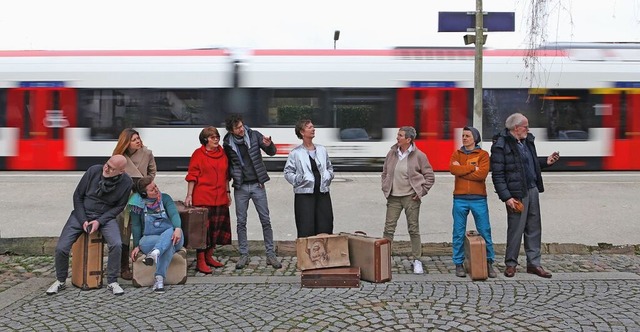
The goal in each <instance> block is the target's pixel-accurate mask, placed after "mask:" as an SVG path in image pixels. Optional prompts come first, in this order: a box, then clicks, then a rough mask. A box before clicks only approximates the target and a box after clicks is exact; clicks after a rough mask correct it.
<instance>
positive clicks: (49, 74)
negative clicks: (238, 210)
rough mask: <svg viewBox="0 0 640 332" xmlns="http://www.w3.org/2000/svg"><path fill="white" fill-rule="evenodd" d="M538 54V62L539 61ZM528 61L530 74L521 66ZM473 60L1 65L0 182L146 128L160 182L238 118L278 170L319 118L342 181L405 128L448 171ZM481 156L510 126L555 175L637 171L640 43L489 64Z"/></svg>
mask: <svg viewBox="0 0 640 332" xmlns="http://www.w3.org/2000/svg"><path fill="white" fill-rule="evenodd" d="M532 53H533V54H535V56H534V57H533V58H531V57H528V56H529V55H531V54H532ZM525 59H528V60H530V61H532V62H530V63H533V64H534V67H530V66H529V67H526V66H525V61H524V60H525ZM473 71H474V50H473V49H472V48H397V49H391V50H253V51H246V52H243V53H238V52H230V51H227V50H222V49H203V50H164V51H0V169H1V170H83V169H86V168H87V167H88V166H89V165H92V164H95V163H100V162H103V161H104V160H105V158H106V157H107V156H109V155H111V152H112V150H113V148H114V146H115V143H116V139H117V136H118V134H119V132H120V131H121V130H122V129H123V128H125V127H134V128H136V129H138V130H139V132H140V134H141V136H142V139H143V141H144V143H145V144H146V145H147V146H149V147H150V148H151V149H152V150H153V152H154V155H155V157H156V161H157V163H158V167H159V169H161V170H178V169H184V168H186V166H187V164H188V158H189V156H190V155H191V152H192V151H193V150H194V149H195V148H196V147H197V146H198V145H199V143H198V133H199V131H200V130H201V128H203V127H204V126H206V125H215V126H217V127H219V128H221V129H222V133H224V119H225V118H226V117H227V115H228V114H230V113H242V114H243V115H244V118H245V123H246V124H248V125H249V126H251V127H253V128H256V129H258V130H260V131H261V132H263V133H264V134H266V135H270V136H272V138H273V140H274V142H276V143H277V145H278V154H277V155H276V156H274V157H269V158H266V159H265V160H267V163H268V166H269V168H270V169H274V170H275V169H281V167H282V165H283V164H284V161H285V160H286V157H287V154H288V152H289V150H290V149H291V148H292V147H294V146H296V145H297V144H299V143H300V141H299V140H298V139H297V138H296V136H295V134H294V131H293V125H294V123H295V122H296V120H297V119H299V118H310V119H312V121H313V123H314V124H315V126H316V128H317V129H316V139H315V141H316V142H317V143H319V144H324V145H326V146H327V148H328V151H329V154H330V157H331V159H332V162H333V163H334V164H335V165H336V167H337V168H338V169H352V170H368V169H379V167H380V166H381V165H382V162H383V159H384V156H385V155H386V153H387V151H388V150H389V148H390V146H391V145H392V144H393V143H395V137H396V133H397V129H398V128H399V127H401V126H404V125H410V126H414V127H415V128H416V129H417V131H418V138H417V140H416V143H417V145H418V146H419V147H420V148H421V149H423V150H424V151H425V152H426V153H427V155H428V156H429V159H430V161H431V162H432V164H433V166H434V168H435V169H436V170H446V169H447V167H448V160H449V157H450V155H451V153H452V151H453V150H454V149H456V148H457V147H459V145H460V139H459V136H460V128H462V127H464V126H465V125H471V124H472V118H473V116H472V115H473V77H474V73H473ZM483 100H484V103H483V105H484V107H483V125H482V128H483V138H484V142H483V147H484V148H485V149H488V148H489V147H490V144H491V143H490V140H491V136H492V135H493V133H495V132H497V131H498V130H500V129H501V128H503V127H504V120H505V119H506V117H507V116H508V115H509V114H511V113H513V112H521V113H523V114H525V115H526V116H527V117H528V118H529V123H530V126H531V128H530V130H531V132H533V134H534V135H535V136H536V138H537V140H536V142H537V143H536V145H537V148H538V153H540V155H541V156H545V155H548V154H549V153H551V152H552V151H560V154H561V156H562V159H561V161H560V162H559V164H558V165H557V167H554V168H555V169H558V170H590V171H591V170H640V157H638V154H637V153H636V152H637V147H639V146H640V45H638V44H580V45H568V46H567V47H564V46H562V45H556V46H555V47H549V48H543V49H537V50H531V51H527V50H491V49H486V50H484V53H483Z"/></svg>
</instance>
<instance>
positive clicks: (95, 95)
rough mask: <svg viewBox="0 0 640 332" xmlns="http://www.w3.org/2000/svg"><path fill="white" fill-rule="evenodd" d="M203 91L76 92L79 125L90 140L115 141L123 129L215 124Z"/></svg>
mask: <svg viewBox="0 0 640 332" xmlns="http://www.w3.org/2000/svg"><path fill="white" fill-rule="evenodd" d="M218 99H220V98H218V97H217V94H216V93H214V92H213V91H212V90H205V89H173V90H166V89H96V90H93V89H83V90H79V93H78V100H79V102H78V109H79V114H80V120H79V121H80V125H81V126H84V127H89V128H91V138H93V139H98V140H99V139H117V137H118V135H119V134H120V132H121V131H122V129H123V128H127V127H156V126H176V125H198V126H201V125H206V124H211V123H217V122H220V121H221V120H220V121H217V122H215V121H216V117H215V116H214V114H216V113H220V112H216V109H217V108H216V107H215V105H216V103H215V101H216V100H218Z"/></svg>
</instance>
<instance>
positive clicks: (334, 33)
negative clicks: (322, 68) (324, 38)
mask: <svg viewBox="0 0 640 332" xmlns="http://www.w3.org/2000/svg"><path fill="white" fill-rule="evenodd" d="M338 39H340V30H336V31H334V32H333V49H334V50H335V49H336V42H337V41H338Z"/></svg>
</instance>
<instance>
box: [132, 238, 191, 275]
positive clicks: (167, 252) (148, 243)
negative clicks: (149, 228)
mask: <svg viewBox="0 0 640 332" xmlns="http://www.w3.org/2000/svg"><path fill="white" fill-rule="evenodd" d="M171 235H173V228H170V229H167V230H166V231H164V232H162V234H160V235H145V236H143V237H142V238H141V239H140V250H141V251H142V252H143V253H144V254H145V255H146V254H148V253H150V252H151V251H153V249H158V250H159V251H160V254H159V255H158V265H157V266H156V273H155V275H157V276H162V278H166V276H167V269H168V268H169V264H170V263H171V259H173V254H175V253H176V251H178V250H180V248H182V245H183V244H184V235H183V236H181V237H180V241H178V243H176V244H175V245H173V244H172V242H171Z"/></svg>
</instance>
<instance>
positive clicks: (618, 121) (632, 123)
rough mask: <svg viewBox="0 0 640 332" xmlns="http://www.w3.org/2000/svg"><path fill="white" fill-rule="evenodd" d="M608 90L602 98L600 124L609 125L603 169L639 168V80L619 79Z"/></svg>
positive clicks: (627, 169)
mask: <svg viewBox="0 0 640 332" xmlns="http://www.w3.org/2000/svg"><path fill="white" fill-rule="evenodd" d="M616 87H617V88H616V89H612V90H609V89H607V93H606V94H605V96H604V98H603V101H604V104H605V105H607V106H608V105H610V108H609V107H607V113H606V114H605V115H604V116H603V125H604V126H605V127H607V128H613V129H614V133H613V137H612V140H611V141H612V146H611V153H610V154H609V156H608V157H606V158H605V160H604V168H605V169H606V170H625V171H630V170H640V162H639V161H638V160H639V158H638V152H637V147H638V146H640V82H621V83H617V84H616Z"/></svg>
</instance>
